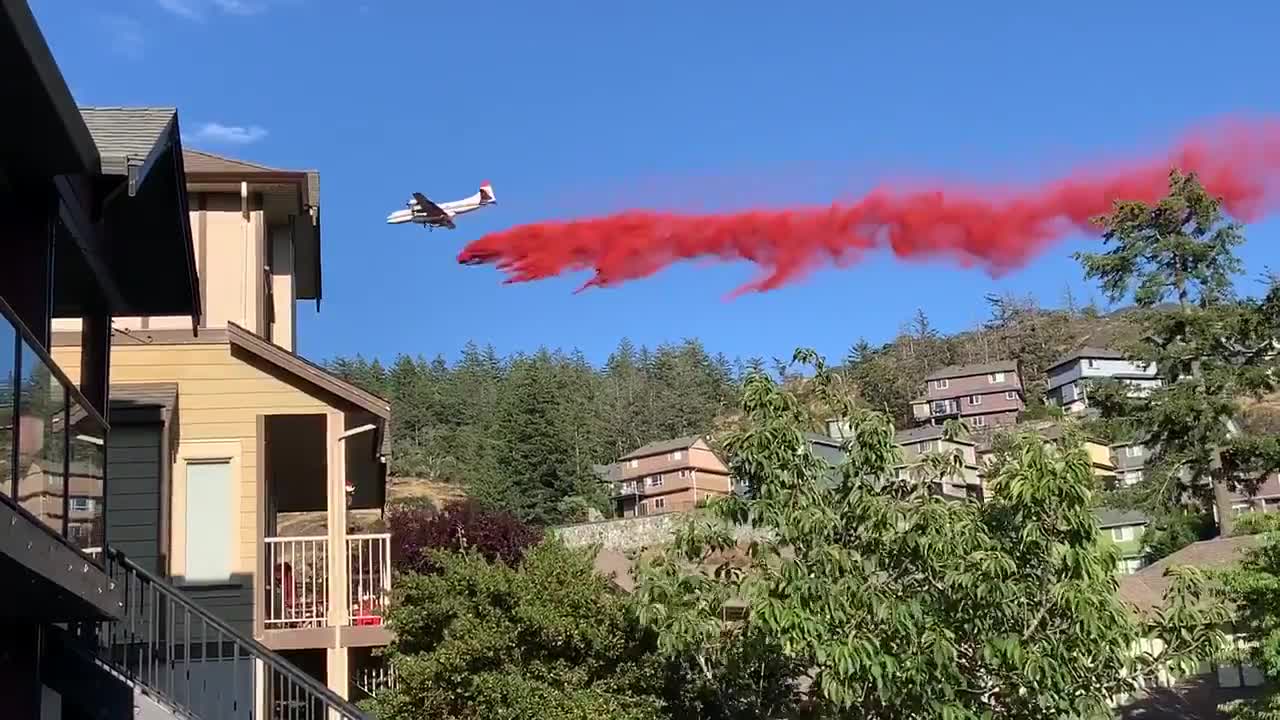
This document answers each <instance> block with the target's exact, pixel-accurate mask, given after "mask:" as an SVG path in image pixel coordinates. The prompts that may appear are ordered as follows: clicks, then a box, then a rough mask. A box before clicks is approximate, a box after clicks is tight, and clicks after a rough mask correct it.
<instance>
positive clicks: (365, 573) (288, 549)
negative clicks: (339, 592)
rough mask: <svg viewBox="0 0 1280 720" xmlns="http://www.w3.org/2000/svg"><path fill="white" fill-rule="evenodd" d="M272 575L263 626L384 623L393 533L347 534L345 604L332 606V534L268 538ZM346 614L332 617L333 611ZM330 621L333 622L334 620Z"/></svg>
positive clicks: (269, 568) (280, 627) (266, 547)
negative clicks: (328, 536) (339, 606)
mask: <svg viewBox="0 0 1280 720" xmlns="http://www.w3.org/2000/svg"><path fill="white" fill-rule="evenodd" d="M264 548H265V553H266V563H267V568H268V572H269V573H270V580H271V581H270V584H269V586H268V589H267V608H266V617H265V619H264V625H265V626H266V628H267V629H269V630H270V629H277V630H278V629H296V628H308V627H324V626H326V625H330V624H336V625H381V624H382V622H383V619H382V617H383V613H384V612H385V610H386V607H387V600H388V599H389V598H390V596H391V534H390V533H370V534H362V535H349V536H348V537H347V552H346V554H345V556H346V558H345V559H346V568H345V569H346V576H347V587H346V592H345V593H344V599H345V607H343V608H331V607H330V602H329V590H330V587H331V580H332V577H333V575H334V574H335V573H334V569H335V568H334V566H333V565H332V563H331V560H334V561H336V560H337V558H332V554H331V553H330V552H329V538H327V537H323V536H305V537H269V538H266V541H265V544H264ZM334 611H336V612H339V613H341V615H338V616H336V617H333V616H332V614H333V612H334ZM331 619H332V620H333V622H331Z"/></svg>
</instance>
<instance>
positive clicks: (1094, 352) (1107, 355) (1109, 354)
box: [1046, 345, 1125, 370]
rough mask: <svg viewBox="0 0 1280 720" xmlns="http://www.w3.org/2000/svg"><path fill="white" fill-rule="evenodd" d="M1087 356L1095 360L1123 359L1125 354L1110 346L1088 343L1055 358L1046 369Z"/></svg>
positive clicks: (1083, 358) (1086, 357)
mask: <svg viewBox="0 0 1280 720" xmlns="http://www.w3.org/2000/svg"><path fill="white" fill-rule="evenodd" d="M1089 358H1093V359H1097V360H1124V359H1125V354H1124V353H1122V352H1120V351H1119V350H1112V349H1110V348H1100V347H1092V346H1090V345H1085V346H1083V347H1078V348H1076V349H1075V350H1072V351H1071V352H1069V353H1067V354H1066V355H1063V356H1062V357H1060V358H1058V359H1057V360H1054V361H1053V364H1052V365H1050V366H1049V367H1048V368H1046V369H1047V370H1052V369H1054V368H1056V367H1058V366H1059V365H1066V364H1067V363H1069V362H1074V361H1076V360H1085V359H1089Z"/></svg>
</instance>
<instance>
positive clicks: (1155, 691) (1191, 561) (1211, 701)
mask: <svg viewBox="0 0 1280 720" xmlns="http://www.w3.org/2000/svg"><path fill="white" fill-rule="evenodd" d="M1259 539H1260V536H1258V535H1242V536H1235V537H1225V538H1214V539H1213V540H1204V541H1201V542H1197V543H1192V544H1191V545H1188V546H1186V547H1184V548H1182V549H1181V550H1178V551H1177V552H1175V553H1173V554H1171V555H1169V556H1167V557H1164V558H1161V559H1160V560H1157V561H1156V562H1154V563H1152V564H1150V565H1148V566H1147V567H1144V568H1142V569H1141V570H1138V571H1137V572H1135V573H1133V574H1131V575H1126V576H1124V577H1121V578H1120V583H1119V595H1120V598H1121V600H1123V601H1124V602H1125V603H1126V604H1127V605H1129V606H1130V607H1131V608H1132V609H1133V611H1134V612H1135V613H1137V614H1138V615H1146V614H1149V613H1151V612H1153V611H1155V610H1157V609H1160V608H1162V607H1163V606H1164V604H1165V600H1166V598H1165V594H1166V593H1167V592H1168V591H1169V589H1170V587H1171V585H1172V582H1173V579H1172V577H1171V576H1169V575H1167V574H1166V571H1167V570H1169V568H1172V567H1178V566H1192V567H1196V568H1200V569H1202V570H1207V571H1213V570H1223V569H1226V568H1229V567H1231V566H1233V565H1235V564H1237V563H1239V561H1240V560H1241V559H1243V557H1244V556H1245V553H1247V552H1248V551H1249V549H1250V548H1254V547H1257V546H1258V543H1259ZM1225 631H1226V634H1227V636H1228V638H1229V639H1230V640H1232V641H1234V642H1235V643H1237V646H1239V645H1240V644H1243V642H1244V641H1245V639H1244V638H1240V637H1235V636H1234V635H1235V634H1234V633H1233V632H1232V631H1231V628H1226V629H1225ZM1147 644H1148V645H1149V647H1147V648H1144V649H1146V650H1147V651H1149V652H1156V651H1158V650H1159V644H1158V642H1157V641H1153V640H1148V641H1147ZM1265 686H1266V681H1265V677H1264V676H1263V674H1262V673H1261V672H1259V670H1258V669H1257V668H1254V667H1251V666H1250V665H1248V664H1245V663H1240V662H1231V661H1223V662H1212V663H1202V664H1201V666H1200V668H1198V670H1197V671H1196V672H1194V673H1193V674H1192V675H1190V676H1188V677H1176V676H1173V675H1172V674H1170V673H1168V672H1163V671H1162V672H1160V673H1158V674H1157V675H1156V676H1155V677H1152V678H1150V679H1148V681H1147V682H1146V687H1145V688H1144V690H1143V692H1141V693H1139V694H1138V695H1137V696H1136V697H1133V698H1129V699H1127V700H1126V701H1125V702H1123V703H1121V704H1120V706H1119V707H1118V708H1117V709H1118V716H1119V717H1121V718H1126V719H1128V718H1133V719H1134V720H1138V719H1139V718H1143V719H1150V720H1165V719H1166V718H1167V719H1168V720H1174V719H1175V718H1226V717H1228V716H1227V715H1226V714H1224V713H1222V712H1221V711H1220V710H1219V706H1220V705H1222V704H1223V703H1226V702H1229V701H1231V700H1236V699H1241V698H1248V697H1256V696H1258V695H1259V694H1260V693H1261V692H1263V690H1264V689H1265Z"/></svg>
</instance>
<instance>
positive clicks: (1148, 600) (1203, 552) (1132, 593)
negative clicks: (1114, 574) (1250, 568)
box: [1120, 535, 1261, 612]
mask: <svg viewBox="0 0 1280 720" xmlns="http://www.w3.org/2000/svg"><path fill="white" fill-rule="evenodd" d="M1259 542H1261V536H1259V535H1241V536H1237V537H1228V538H1214V539H1213V540H1203V541H1201V542H1198V543H1192V544H1190V545H1188V546H1186V547H1184V548H1182V549H1181V550H1179V551H1177V552H1175V553H1173V554H1172V555H1169V556H1167V557H1164V558H1161V559H1160V560H1157V561H1156V562H1154V563H1151V564H1150V565H1148V566H1146V567H1144V568H1142V569H1141V570H1139V571H1138V572H1136V573H1133V574H1132V575H1125V576H1124V577H1122V578H1120V597H1121V599H1123V600H1126V601H1128V602H1129V603H1132V604H1133V605H1134V606H1135V607H1136V608H1137V609H1138V610H1139V611H1142V612H1146V611H1149V610H1152V609H1154V608H1157V607H1160V606H1161V605H1162V604H1163V603H1164V594H1165V592H1167V591H1168V590H1169V586H1170V585H1172V578H1170V577H1168V576H1166V575H1165V571H1166V570H1168V569H1169V568H1171V567H1177V566H1180V565H1191V566H1194V567H1197V568H1202V569H1215V568H1226V567H1230V566H1231V565H1234V564H1236V563H1237V562H1239V561H1240V560H1241V558H1243V557H1244V552H1245V550H1247V549H1248V548H1251V547H1255V546H1256V545H1258V543H1259Z"/></svg>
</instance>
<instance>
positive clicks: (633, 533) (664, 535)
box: [554, 513, 756, 551]
mask: <svg viewBox="0 0 1280 720" xmlns="http://www.w3.org/2000/svg"><path fill="white" fill-rule="evenodd" d="M685 516H686V515H685V514H684V513H664V514H662V515H645V516H642V517H630V518H617V519H615V520H602V521H600V522H589V523H581V524H578V525H565V526H563V527H558V528H556V529H555V530H554V532H555V533H556V535H557V536H558V537H559V538H560V539H561V540H563V541H564V543H565V544H566V545H569V546H571V547H572V546H582V545H594V544H597V543H598V544H599V545H600V547H601V549H604V550H617V551H623V550H631V549H634V548H639V547H647V546H652V545H662V544H665V543H667V542H669V541H670V540H671V536H672V535H673V534H674V533H675V528H676V525H677V524H678V523H679V522H680V521H681V519H683V518H684V517H685ZM755 534H756V533H755V532H754V531H753V530H752V529H751V528H749V527H740V528H738V532H737V536H738V541H739V542H742V541H744V540H748V539H749V538H751V537H752V536H753V535H755Z"/></svg>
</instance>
